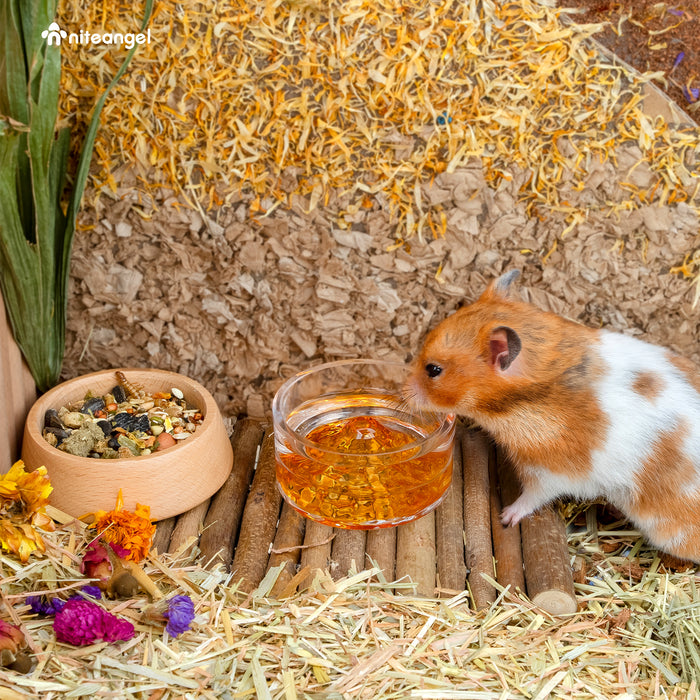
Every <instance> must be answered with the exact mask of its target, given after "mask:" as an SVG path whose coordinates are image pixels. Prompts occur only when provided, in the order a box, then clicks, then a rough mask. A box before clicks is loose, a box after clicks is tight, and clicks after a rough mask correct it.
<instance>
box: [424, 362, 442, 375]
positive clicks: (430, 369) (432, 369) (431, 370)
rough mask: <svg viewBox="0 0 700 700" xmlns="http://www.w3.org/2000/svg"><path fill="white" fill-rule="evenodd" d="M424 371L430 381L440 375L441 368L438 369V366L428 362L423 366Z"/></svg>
mask: <svg viewBox="0 0 700 700" xmlns="http://www.w3.org/2000/svg"><path fill="white" fill-rule="evenodd" d="M425 371H426V372H427V374H428V376H429V377H430V378H431V379H434V378H435V377H439V376H440V375H441V374H442V367H440V365H435V364H433V363H432V362H429V363H428V364H427V365H426V366H425Z"/></svg>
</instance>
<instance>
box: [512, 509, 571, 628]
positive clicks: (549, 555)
mask: <svg viewBox="0 0 700 700" xmlns="http://www.w3.org/2000/svg"><path fill="white" fill-rule="evenodd" d="M520 532H521V534H522V543H523V563H524V565H525V582H526V585H527V594H528V596H529V598H530V600H531V601H532V602H533V603H534V604H535V605H537V606H538V607H540V608H542V609H543V610H546V611H547V612H548V613H551V614H552V615H566V614H570V613H574V612H576V609H577V607H578V604H577V602H576V593H575V592H574V577H573V573H572V571H571V564H570V562H569V549H568V546H567V542H566V527H565V525H564V521H563V520H562V518H561V516H560V515H559V513H557V512H556V511H555V510H554V508H552V507H551V506H545V507H544V508H540V510H538V511H537V512H536V513H533V514H532V515H530V516H529V517H527V518H524V519H523V520H521V521H520Z"/></svg>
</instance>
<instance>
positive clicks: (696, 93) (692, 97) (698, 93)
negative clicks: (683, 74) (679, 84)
mask: <svg viewBox="0 0 700 700" xmlns="http://www.w3.org/2000/svg"><path fill="white" fill-rule="evenodd" d="M683 95H684V96H685V99H686V100H688V102H697V100H698V98H700V88H691V87H687V86H686V87H684V88H683Z"/></svg>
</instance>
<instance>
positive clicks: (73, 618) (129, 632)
mask: <svg viewBox="0 0 700 700" xmlns="http://www.w3.org/2000/svg"><path fill="white" fill-rule="evenodd" d="M53 628H54V631H55V632H56V639H58V641H60V642H66V643H68V644H73V645H75V646H85V645H87V644H94V643H95V642H97V641H100V640H104V641H105V642H117V641H124V640H127V639H131V638H132V637H133V636H134V626H133V625H132V624H131V623H130V622H129V621H128V620H122V619H121V618H118V617H116V615H112V614H111V613H108V612H107V611H106V610H103V609H102V608H101V607H100V606H99V605H97V604H96V603H93V602H92V601H90V600H85V599H83V598H71V599H69V600H68V601H66V604H65V605H64V606H63V609H62V610H60V611H59V612H57V613H56V617H55V619H54V623H53Z"/></svg>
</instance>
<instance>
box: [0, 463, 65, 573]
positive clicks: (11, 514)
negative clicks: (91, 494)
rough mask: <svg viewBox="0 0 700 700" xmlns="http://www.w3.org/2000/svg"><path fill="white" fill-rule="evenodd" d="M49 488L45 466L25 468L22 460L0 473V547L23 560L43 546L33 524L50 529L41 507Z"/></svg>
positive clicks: (40, 549)
mask: <svg viewBox="0 0 700 700" xmlns="http://www.w3.org/2000/svg"><path fill="white" fill-rule="evenodd" d="M52 490H53V488H52V486H51V482H50V481H49V478H48V476H47V474H46V468H45V467H39V468H38V469H35V470H34V471H31V472H28V471H26V469H25V466H24V462H22V460H19V461H17V462H15V463H14V464H13V465H12V467H10V470H9V471H8V472H7V473H6V474H2V475H0V547H2V548H3V549H4V550H6V551H9V552H12V553H13V554H17V555H18V556H19V558H20V560H21V561H22V562H23V563H24V562H26V561H27V560H28V559H29V556H30V555H31V553H32V552H35V551H37V550H39V551H40V552H43V551H44V550H45V547H44V541H43V540H42V539H41V535H40V534H39V533H38V532H37V530H36V528H41V529H42V530H47V531H49V532H50V531H52V530H54V527H55V526H54V523H53V520H51V518H49V516H48V515H46V510H45V509H46V504H47V503H48V498H49V494H50V493H51V491H52Z"/></svg>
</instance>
